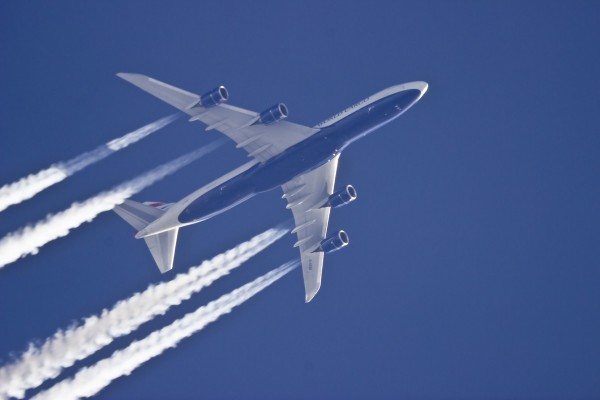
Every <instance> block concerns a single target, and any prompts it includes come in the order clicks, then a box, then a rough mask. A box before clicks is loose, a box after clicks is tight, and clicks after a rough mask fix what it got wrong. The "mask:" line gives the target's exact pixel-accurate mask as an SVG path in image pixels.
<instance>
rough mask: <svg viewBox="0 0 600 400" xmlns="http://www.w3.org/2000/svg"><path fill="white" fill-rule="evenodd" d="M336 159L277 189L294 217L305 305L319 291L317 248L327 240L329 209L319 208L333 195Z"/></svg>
mask: <svg viewBox="0 0 600 400" xmlns="http://www.w3.org/2000/svg"><path fill="white" fill-rule="evenodd" d="M338 158H339V155H337V156H335V158H333V159H332V160H331V161H329V162H328V163H327V164H324V165H322V166H320V167H319V168H316V169H314V170H312V171H310V172H307V173H305V174H303V175H300V176H297V177H296V178H294V179H292V180H291V181H289V182H287V183H286V184H284V185H283V186H281V188H282V189H283V193H284V194H283V196H284V198H285V199H286V200H287V202H288V205H287V208H289V209H291V210H292V213H293V214H294V222H295V224H296V227H295V228H294V230H293V231H292V233H295V234H296V235H297V237H298V241H297V242H296V244H295V245H294V247H299V248H300V258H301V261H302V275H303V278H304V290H305V293H306V302H307V303H308V302H309V301H311V300H312V299H313V297H315V295H316V294H317V292H318V291H319V289H320V287H321V276H322V275H323V258H324V253H323V252H322V251H316V252H315V250H316V249H317V247H318V246H319V244H320V243H321V241H322V240H323V239H325V237H326V236H327V225H328V224H329V213H330V211H331V208H330V207H322V205H323V204H324V203H325V202H326V201H327V199H328V197H329V195H331V194H332V193H333V187H334V184H335V175H336V172H337V165H338Z"/></svg>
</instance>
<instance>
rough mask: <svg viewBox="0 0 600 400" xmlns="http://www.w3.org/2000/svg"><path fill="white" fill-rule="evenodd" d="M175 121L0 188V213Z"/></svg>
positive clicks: (150, 126)
mask: <svg viewBox="0 0 600 400" xmlns="http://www.w3.org/2000/svg"><path fill="white" fill-rule="evenodd" d="M178 117H179V116H178V114H173V115H170V116H168V117H164V118H161V119H159V120H158V121H154V122H151V123H149V124H148V125H146V126H143V127H141V128H139V129H137V130H135V131H133V132H130V133H128V134H126V135H125V136H122V137H120V138H117V139H114V140H111V141H110V142H108V143H106V144H103V145H102V146H99V147H97V148H96V149H94V150H92V151H88V152H87V153H83V154H81V155H79V156H77V157H75V158H73V159H72V160H69V161H66V162H60V163H56V164H53V165H51V166H50V167H48V168H46V169H44V170H42V171H40V172H38V173H36V174H31V175H28V176H26V177H24V178H21V179H20V180H18V181H16V182H13V183H9V184H6V185H4V186H2V187H0V211H4V210H5V209H7V208H8V207H10V206H12V205H15V204H19V203H21V202H22V201H25V200H27V199H30V198H32V197H33V196H35V195H36V194H38V193H39V192H41V191H42V190H44V189H47V188H49V187H50V186H52V185H55V184H57V183H58V182H60V181H62V180H64V179H66V178H68V177H69V176H71V175H73V174H74V173H76V172H77V171H81V170H82V169H84V168H85V167H88V166H89V165H91V164H94V163H97V162H98V161H100V160H102V159H104V158H106V157H108V156H110V155H111V154H113V153H115V152H117V151H119V150H121V149H124V148H125V147H127V146H129V145H131V144H133V143H135V142H137V141H140V140H142V139H143V138H145V137H146V136H148V135H150V134H151V133H153V132H156V131H157V130H159V129H161V128H163V127H165V126H166V125H168V124H170V123H171V122H173V121H175V120H176V119H177V118H178Z"/></svg>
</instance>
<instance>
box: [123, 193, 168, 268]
mask: <svg viewBox="0 0 600 400" xmlns="http://www.w3.org/2000/svg"><path fill="white" fill-rule="evenodd" d="M159 204H160V203H159ZM114 211H115V212H116V213H117V214H118V215H119V216H120V217H121V218H123V219H124V220H125V221H126V222H127V223H129V225H131V226H133V227H134V228H135V229H137V230H138V231H140V230H142V229H144V228H145V227H146V226H148V224H150V223H151V222H154V221H155V220H157V219H158V218H160V217H161V216H162V215H163V214H164V213H165V209H164V207H161V208H157V207H152V206H149V205H146V204H142V203H137V202H135V201H132V200H125V202H124V203H123V204H121V205H118V206H116V207H115V208H114ZM178 231H179V228H175V229H172V230H170V231H166V232H162V233H159V234H156V235H152V236H147V237H145V238H144V241H145V242H146V245H147V246H148V248H149V249H150V253H152V257H153V258H154V261H155V262H156V265H157V266H158V269H159V270H160V272H162V273H165V272H167V271H169V270H171V268H173V260H174V259H175V245H176V244H177V233H178Z"/></svg>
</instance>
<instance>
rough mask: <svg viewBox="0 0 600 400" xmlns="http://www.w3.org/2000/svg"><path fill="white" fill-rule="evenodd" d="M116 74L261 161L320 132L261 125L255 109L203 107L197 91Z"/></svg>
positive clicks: (286, 125)
mask: <svg viewBox="0 0 600 400" xmlns="http://www.w3.org/2000/svg"><path fill="white" fill-rule="evenodd" d="M117 75H118V76H119V77H121V78H123V79H125V80H126V81H128V82H130V83H132V84H134V85H135V86H137V87H139V88H140V89H142V90H144V91H146V92H148V93H150V94H152V95H154V96H156V97H158V98H159V99H161V100H163V101H165V102H167V103H169V104H170V105H172V106H173V107H175V108H178V109H179V110H181V111H183V112H185V113H186V114H188V115H190V116H191V118H190V121H200V122H203V123H204V124H206V125H207V128H206V130H207V131H211V130H217V131H219V132H221V133H223V134H225V135H227V136H228V137H229V138H231V139H232V140H233V141H234V142H236V143H237V146H236V147H238V148H243V149H244V150H246V151H247V152H248V156H249V157H254V158H256V159H257V160H258V161H260V162H264V161H266V160H268V159H269V158H271V157H273V156H275V155H277V154H279V153H281V152H282V151H284V150H285V149H287V148H288V147H290V146H293V145H295V144H296V143H299V142H301V141H302V140H304V139H306V138H307V137H309V136H312V135H313V134H314V133H316V132H318V131H319V130H318V129H314V128H309V127H307V126H303V125H298V124H294V123H292V122H287V121H279V122H276V123H273V124H271V125H263V124H260V123H256V122H257V121H258V118H259V113H256V112H254V111H249V110H245V109H243V108H239V107H234V106H231V105H228V104H218V105H216V106H213V107H209V108H205V107H202V106H200V105H198V104H199V102H200V96H199V95H197V94H194V93H190V92H187V91H185V90H183V89H179V88H176V87H174V86H171V85H168V84H166V83H164V82H161V81H158V80H156V79H153V78H150V77H148V76H145V75H140V74H129V73H119V74H117Z"/></svg>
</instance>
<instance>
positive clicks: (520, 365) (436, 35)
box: [0, 1, 600, 399]
mask: <svg viewBox="0 0 600 400" xmlns="http://www.w3.org/2000/svg"><path fill="white" fill-rule="evenodd" d="M202 3H203V2H175V3H172V4H171V3H170V5H167V3H165V2H152V1H150V2H141V1H138V2H129V1H126V2H118V3H117V2H113V3H106V2H85V3H83V2H63V3H61V4H56V3H54V4H52V5H50V4H49V3H46V2H33V3H32V2H27V3H23V2H5V3H3V4H2V5H1V6H0V59H1V60H2V61H1V62H0V76H2V79H1V81H2V83H1V88H0V101H1V102H2V107H0V132H1V134H0V184H4V183H9V182H12V181H15V180H17V179H19V178H20V177H22V176H25V175H27V174H29V173H33V172H36V171H38V170H40V169H43V168H46V167H47V166H49V165H50V164H52V163H54V162H57V161H63V160H68V159H70V158H72V157H74V156H76V155H78V154H80V153H82V152H84V151H87V150H91V149H93V148H95V147H96V146H98V145H100V144H102V143H105V142H107V141H108V140H111V139H114V138H116V137H118V136H121V135H123V134H125V133H126V132H128V131H131V130H133V129H136V128H138V127H140V126H142V125H144V124H146V123H148V122H151V121H153V120H156V119H158V118H160V117H163V116H166V115H169V114H170V113H172V111H173V110H172V108H170V107H169V106H168V105H166V104H163V103H161V102H160V101H159V100H157V99H155V98H153V97H151V96H149V95H147V94H146V93H144V92H142V91H140V90H138V89H137V88H135V87H133V86H131V85H129V84H127V83H126V82H124V81H122V80H120V79H119V78H117V77H116V76H115V74H116V73H117V72H121V71H124V72H139V73H144V74H147V75H150V76H153V77H156V78H157V79H160V80H163V81H166V82H169V83H171V84H173V85H176V86H179V87H183V88H185V89H187V90H189V91H192V92H196V93H200V92H203V91H205V90H208V89H211V88H213V87H215V86H217V85H219V84H224V85H226V86H227V88H228V89H229V92H230V103H231V104H235V105H238V106H241V107H245V108H248V109H252V110H257V111H259V110H262V109H264V108H266V107H268V106H270V105H272V104H274V103H277V102H279V101H283V102H285V103H286V105H287V106H288V108H289V110H290V117H289V119H290V120H291V121H294V122H298V123H301V124H306V125H314V124H316V123H318V122H320V121H322V120H324V119H326V118H327V117H328V116H330V115H332V114H334V113H336V112H338V111H340V110H342V109H344V108H345V107H347V106H349V105H351V104H353V103H355V102H356V101H358V100H360V99H362V98H364V97H366V96H368V95H369V94H371V93H374V92H376V91H379V90H381V89H383V88H385V87H387V86H391V85H394V84H398V83H402V82H408V81H413V80H425V81H427V82H429V85H430V86H429V91H428V92H427V94H426V95H425V96H424V97H423V99H422V100H421V101H420V102H419V103H418V104H417V105H416V106H415V107H414V108H413V109H411V110H410V111H409V112H407V113H406V114H405V115H404V116H403V117H402V118H400V119H398V120H397V121H395V122H394V123H392V124H390V125H388V126H386V127H384V128H383V129H381V130H380V131H378V132H377V133H375V134H373V135H371V136H369V137H368V138H366V139H364V140H362V141H359V142H357V143H355V144H354V145H352V146H351V147H350V148H348V149H347V150H346V151H345V153H344V154H343V155H342V157H341V160H340V169H339V172H338V178H337V183H338V186H341V185H344V184H348V183H349V184H353V185H354V186H355V187H356V188H357V190H358V193H359V199H358V201H356V202H355V203H352V204H351V205H349V206H348V207H344V208H342V209H339V210H335V212H334V213H332V219H331V225H330V227H331V230H335V229H345V230H346V231H347V232H348V233H349V235H350V239H351V244H350V246H348V247H347V248H346V249H345V250H344V251H341V252H338V253H335V254H332V255H330V256H328V257H327V260H326V264H325V272H324V277H323V287H322V289H321V292H320V293H319V295H318V296H317V297H316V298H315V300H314V301H313V302H312V303H310V304H308V305H306V304H304V302H303V286H302V279H301V274H300V271H298V270H296V271H294V272H293V273H292V274H290V275H288V276H287V277H285V278H284V279H283V280H281V281H280V282H278V283H277V284H275V285H273V286H272V287H270V288H268V289H267V290H265V291H264V292H263V293H261V294H259V295H258V296H256V297H255V298H253V299H251V300H250V301H248V302H247V303H245V304H244V305H242V306H241V307H240V308H238V309H236V310H235V311H234V312H233V313H232V314H231V315H228V316H225V317H223V318H222V319H221V320H219V321H218V322H216V323H214V324H212V325H210V326H209V327H207V328H206V329H205V330H203V331H202V332H200V333H199V334H197V335H195V336H193V337H192V338H190V339H187V340H185V341H184V342H182V343H181V344H180V345H179V346H178V347H177V348H176V349H172V350H169V351H167V352H166V353H165V354H163V355H162V356H160V357H158V358H156V359H154V360H152V361H150V362H148V363H146V364H145V365H144V366H142V367H141V368H139V369H138V370H136V371H135V372H134V373H133V374H132V375H131V376H129V377H125V378H121V379H119V380H117V381H115V382H114V383H113V384H112V385H110V386H109V387H108V388H107V389H105V390H104V391H102V392H101V393H100V394H99V395H98V396H97V397H98V398H102V399H104V398H106V399H109V398H110V399H130V398H198V397H203V398H217V399H220V398H223V399H226V398H263V399H264V398H273V399H278V398H290V399H293V398H298V399H300V398H307V397H311V398H366V397H369V398H414V399H448V398H498V399H512V398H581V399H585V398H597V397H600V380H599V379H598V376H599V374H600V344H599V341H598V337H600V322H599V321H598V318H599V311H600V294H599V293H598V287H599V285H600V268H599V267H600V265H599V260H600V246H599V238H600V208H599V207H598V199H599V198H600V186H599V184H598V182H599V180H598V179H599V178H598V177H599V176H600V157H599V156H598V154H599V153H600V136H599V132H600V121H599V114H598V111H597V108H598V104H599V102H598V100H599V93H600V79H598V71H599V70H600V55H599V53H598V51H597V47H598V43H599V42H600V27H599V24H598V17H599V15H600V5H599V3H597V2H591V1H590V2H477V1H473V2H468V1H461V2H447V1H441V2H434V1H427V2H408V3H404V2H396V1H389V2H385V1H381V2H316V1H315V2H310V1H309V2H298V3H294V4H292V3H287V2H211V3H206V4H202ZM217 135H218V133H215V132H213V133H205V132H204V131H203V129H202V126H201V125H200V124H198V123H194V124H191V123H188V122H187V121H185V119H182V120H179V121H177V122H175V123H173V124H172V125H170V126H169V127H167V128H165V129H163V130H161V131H159V132H158V133H156V134H154V135H152V136H151V137H149V138H147V139H145V140H144V141H142V142H140V143H139V144H136V145H134V146H132V147H131V148H128V149H126V150H123V151H121V152H119V153H117V154H115V155H113V156H112V157H111V158H109V159H107V160H105V161H103V162H102V163H99V164H97V165H95V166H93V167H91V168H89V169H87V170H85V171H83V172H80V173H79V174H77V175H75V176H73V177H72V178H69V179H68V180H66V181H64V182H62V183H60V184H58V185H56V186H54V187H52V188H51V189H48V190H46V191H44V192H43V193H41V194H40V195H38V196H36V197H35V198H34V199H32V200H29V201H27V202H24V203H22V204H20V205H17V206H13V207H11V208H9V209H8V210H6V211H4V212H2V213H0V231H1V232H0V234H1V235H2V236H4V235H5V234H6V233H8V232H11V231H13V230H15V229H17V228H19V227H21V226H23V225H24V224H26V223H28V222H35V221H37V220H39V219H41V218H42V217H44V216H45V215H46V214H47V213H49V212H56V211H60V210H62V209H64V208H66V207H68V206H69V205H70V204H71V203H72V202H73V201H76V200H84V199H86V198H88V197H90V196H92V195H94V194H96V193H98V192H99V191H101V190H105V189H108V188H110V187H112V186H113V185H115V184H117V183H120V182H122V181H124V180H126V179H129V178H132V177H134V176H136V175H137V174H139V173H141V172H143V171H146V170H148V169H150V168H152V167H154V166H156V165H158V164H159V163H162V162H165V161H168V160H170V159H172V158H175V157H177V156H179V155H181V154H183V153H185V152H187V151H189V150H190V149H192V148H196V147H199V146H201V145H203V144H207V143H209V142H210V141H211V140H212V139H213V138H215V137H217ZM246 160H247V159H246V156H245V154H244V153H243V152H241V151H239V150H235V148H234V146H233V145H229V146H223V147H222V148H221V149H219V150H218V151H216V152H214V153H212V154H211V155H209V156H207V157H206V158H204V159H202V160H200V161H198V162H196V163H194V164H192V165H191V166H189V167H187V168H185V169H184V170H182V171H180V172H179V173H177V174H175V175H173V176H172V177H170V178H167V179H165V180H164V181H162V182H160V183H158V184H156V185H154V186H152V187H150V188H148V189H146V190H145V191H144V192H142V193H140V194H139V195H137V196H135V197H134V199H136V200H140V201H143V200H153V201H174V200H178V199H179V198H181V197H183V196H184V195H186V194H188V193H189V192H191V191H193V190H195V189H196V188H197V187H199V186H201V185H203V184H205V183H207V182H209V181H210V180H212V179H214V178H216V177H218V176H220V175H222V174H223V173H226V172H228V171H229V170H231V169H233V168H234V167H237V166H238V165H241V164H242V163H244V162H246ZM284 205H285V203H284V201H283V200H281V199H280V192H278V191H273V192H271V193H268V194H264V195H261V196H257V197H255V198H253V199H252V200H250V201H248V202H246V203H244V204H243V205H241V206H239V207H237V208H235V209H233V210H231V211H230V212H228V213H226V214H223V215H221V216H219V217H217V218H215V219H213V220H211V221H208V222H206V223H202V224H197V225H194V226H191V227H189V228H185V229H183V230H182V231H181V232H180V235H179V242H178V249H177V254H176V259H175V262H176V267H175V269H174V271H175V273H176V272H181V271H185V269H186V268H188V267H189V266H192V265H197V264H199V263H200V262H201V261H202V260H204V259H206V258H210V257H212V256H214V255H216V254H218V253H220V252H221V251H223V250H225V249H228V248H230V247H233V246H234V245H236V244H237V243H240V242H241V241H243V240H246V239H249V238H250V237H251V236H253V235H255V234H257V233H259V232H261V231H263V230H265V229H267V228H270V227H272V226H274V225H275V224H277V223H280V222H282V221H285V220H287V219H288V218H289V217H290V215H289V211H288V210H286V209H285V207H284ZM293 242H294V239H293V238H292V237H291V236H289V237H286V238H284V239H282V240H281V241H279V242H278V243H277V244H275V245H274V246H272V247H271V248H269V249H267V250H266V251H264V252H263V253H261V254H259V255H258V256H257V257H256V258H254V259H253V260H251V261H249V262H248V263H246V264H245V265H244V266H243V267H241V268H240V269H238V270H237V271H235V272H234V273H233V274H232V275H231V276H229V277H226V278H224V279H222V280H220V281H218V282H217V283H215V284H214V285H213V286H211V287H210V288H208V289H206V290H204V291H202V292H201V293H199V294H198V295H195V296H194V297H192V299H191V300H189V301H188V302H186V303H185V304H183V305H182V306H180V307H177V308H176V309H174V310H172V311H169V312H168V313H167V314H166V315H164V316H161V317H159V318H157V319H156V320H155V321H152V322H151V323H148V324H145V325H143V326H142V327H141V329H140V330H139V331H136V332H135V333H133V334H131V335H129V336H127V337H124V338H121V339H119V340H117V341H115V343H113V344H112V345H111V346H109V347H108V348H106V349H104V350H102V351H100V352H99V353H98V354H96V355H94V356H92V357H90V359H88V360H86V361H84V362H81V363H78V364H77V365H76V366H75V367H73V368H70V369H68V370H67V371H65V373H64V374H63V375H61V377H66V376H69V375H72V374H73V373H74V372H75V371H76V370H77V369H78V368H79V367H81V366H84V365H89V364H91V363H93V362H95V361H97V360H99V359H101V358H104V357H106V356H108V355H110V354H111V353H112V352H113V351H114V350H116V349H118V348H122V347H124V346H126V345H127V344H128V343H129V342H131V341H132V340H134V339H136V338H142V337H144V336H146V335H147V334H148V333H150V332H152V331H153V330H155V329H157V328H160V327H162V326H165V325H167V324H168V323H170V322H172V321H174V320H175V319H177V318H179V317H181V316H183V315H184V314H185V313H187V312H190V311H193V310H195V309H196V308H197V307H199V306H200V305H202V304H205V303H206V302H208V301H210V300H212V299H214V298H216V297H218V296H220V295H221V294H224V293H227V292H228V291H230V290H232V289H234V288H236V287H238V286H240V285H242V284H244V283H246V282H247V281H249V280H251V279H253V278H255V277H257V276H259V275H261V274H263V273H265V272H267V271H268V270H270V269H271V268H273V267H275V266H278V265H280V264H281V263H283V262H285V261H287V260H289V259H291V258H294V257H297V254H296V250H295V249H293V248H292V244H293ZM0 275H1V276H0V293H1V294H2V301H0V326H1V327H2V329H1V330H0V339H1V340H0V359H2V360H4V361H7V360H10V356H9V355H10V354H11V352H19V351H22V350H24V349H25V348H26V346H27V343H29V341H30V340H33V339H38V340H43V339H44V338H46V337H47V336H49V335H51V334H53V333H54V332H55V331H56V329H58V328H65V327H67V326H69V324H71V323H72V321H75V320H78V319H80V318H82V317H85V316H88V315H91V314H95V313H98V312H99V311H100V310H101V309H102V308H105V307H109V306H111V305H112V304H114V303H115V302H116V301H118V300H119V299H122V298H126V297H127V296H129V295H130V294H132V293H133V292H134V291H139V290H142V289H144V288H145V287H146V286H147V285H148V284H149V283H155V282H159V281H162V280H168V279H170V278H172V277H173V275H174V273H172V274H167V275H164V276H161V275H160V274H159V273H158V270H157V269H156V267H155V266H154V265H153V262H152V259H151V258H150V255H149V253H148V251H147V249H146V248H145V246H144V245H143V243H142V242H140V241H136V240H134V239H133V231H132V229H131V228H130V227H129V226H128V225H126V224H125V223H124V222H123V221H121V220H120V219H119V218H118V217H117V216H116V215H114V214H112V213H105V214H102V215H100V216H99V217H98V218H97V219H96V220H95V221H93V222H92V223H90V224H86V225H83V226H82V227H80V228H79V229H77V230H75V231H74V232H73V233H71V234H70V235H69V236H68V237H66V238H63V239H60V240H57V241H55V242H52V243H50V244H48V245H47V246H45V247H44V248H43V249H42V250H41V251H40V253H39V254H38V255H36V256H30V257H28V258H25V259H23V260H21V261H18V262H16V263H14V264H12V265H9V266H7V267H6V268H3V269H2V270H1V271H0ZM56 381H57V380H54V381H51V382H47V383H46V384H44V385H43V386H42V388H47V387H49V386H51V384H52V383H54V382H56ZM35 392H36V391H32V392H31V393H35Z"/></svg>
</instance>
